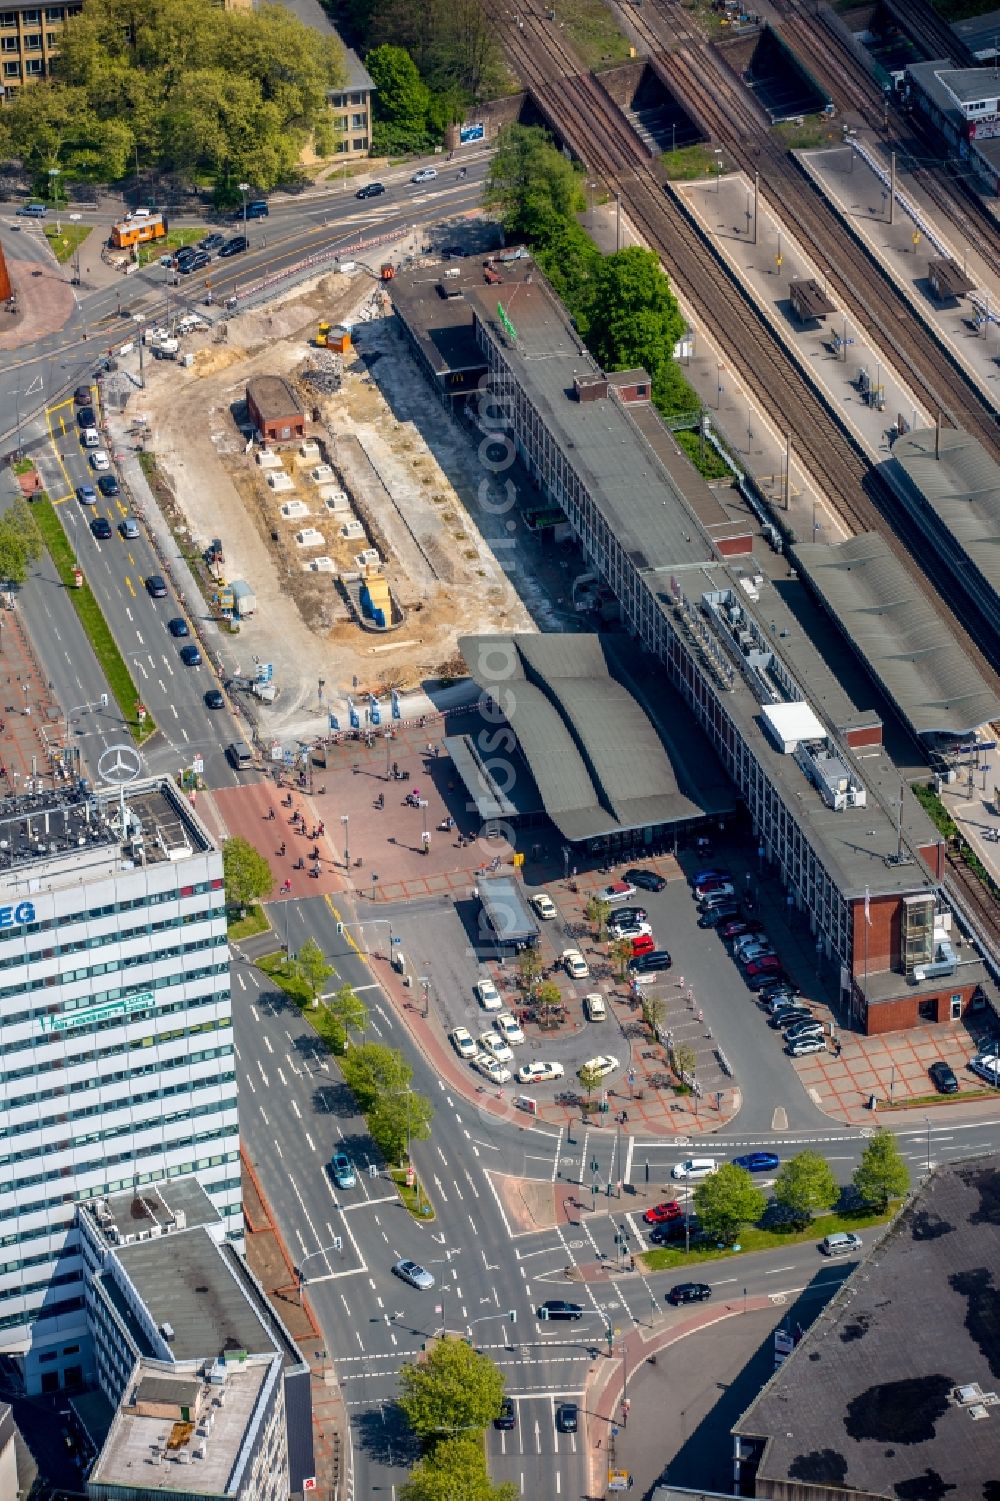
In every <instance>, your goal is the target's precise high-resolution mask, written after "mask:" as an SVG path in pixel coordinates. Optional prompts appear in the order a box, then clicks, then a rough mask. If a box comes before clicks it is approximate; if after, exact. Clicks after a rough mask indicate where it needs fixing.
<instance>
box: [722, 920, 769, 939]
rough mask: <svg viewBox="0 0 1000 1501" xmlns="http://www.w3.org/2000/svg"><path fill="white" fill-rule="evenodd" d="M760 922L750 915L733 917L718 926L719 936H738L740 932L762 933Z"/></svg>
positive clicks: (762, 928)
mask: <svg viewBox="0 0 1000 1501" xmlns="http://www.w3.org/2000/svg"><path fill="white" fill-rule="evenodd" d="M763 931H764V927H763V924H762V923H759V922H757V921H756V919H754V918H752V917H733V918H731V919H730V921H729V922H724V923H722V924H721V925H720V927H719V937H720V938H739V937H740V935H741V934H742V933H762V932H763Z"/></svg>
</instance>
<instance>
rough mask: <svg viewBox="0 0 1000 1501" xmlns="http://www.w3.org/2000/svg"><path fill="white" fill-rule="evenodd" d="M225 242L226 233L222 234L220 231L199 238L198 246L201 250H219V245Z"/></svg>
mask: <svg viewBox="0 0 1000 1501" xmlns="http://www.w3.org/2000/svg"><path fill="white" fill-rule="evenodd" d="M225 243H226V237H225V235H220V234H218V233H215V234H211V235H206V236H205V238H204V239H203V240H199V241H198V248H199V249H200V250H218V248H219V246H220V245H224V244H225Z"/></svg>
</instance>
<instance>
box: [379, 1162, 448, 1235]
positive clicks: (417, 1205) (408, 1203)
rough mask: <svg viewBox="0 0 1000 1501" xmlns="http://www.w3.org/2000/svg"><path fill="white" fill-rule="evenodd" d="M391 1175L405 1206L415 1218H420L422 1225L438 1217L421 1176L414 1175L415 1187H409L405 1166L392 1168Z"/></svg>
mask: <svg viewBox="0 0 1000 1501" xmlns="http://www.w3.org/2000/svg"><path fill="white" fill-rule="evenodd" d="M389 1176H390V1177H391V1178H392V1181H393V1183H395V1185H396V1191H397V1193H398V1194H399V1197H400V1198H401V1199H402V1201H403V1207H404V1208H405V1209H408V1210H409V1212H410V1214H412V1216H413V1218H414V1219H415V1220H419V1221H420V1223H421V1224H422V1225H426V1224H427V1223H428V1221H430V1220H434V1219H437V1215H436V1214H435V1212H434V1205H433V1204H432V1203H431V1200H430V1195H429V1194H428V1192H427V1190H426V1189H425V1188H424V1187H423V1186H422V1184H421V1182H420V1179H419V1178H417V1177H416V1176H414V1179H413V1187H412V1188H409V1187H407V1183H406V1168H405V1167H394V1168H390V1170H389Z"/></svg>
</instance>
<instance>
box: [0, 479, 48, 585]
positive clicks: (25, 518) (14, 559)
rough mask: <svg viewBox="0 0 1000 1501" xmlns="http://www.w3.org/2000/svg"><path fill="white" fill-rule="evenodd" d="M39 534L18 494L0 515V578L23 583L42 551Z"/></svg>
mask: <svg viewBox="0 0 1000 1501" xmlns="http://www.w3.org/2000/svg"><path fill="white" fill-rule="evenodd" d="M42 548H43V543H42V534H41V532H40V531H39V530H38V524H37V522H36V521H35V518H34V516H32V514H31V507H30V506H29V505H28V503H27V501H25V500H24V499H22V497H21V496H18V497H17V498H16V499H15V500H13V501H12V502H11V503H10V505H9V506H8V507H7V509H6V510H5V511H4V512H3V514H2V515H0V579H2V580H3V581H4V582H5V583H8V584H10V585H16V584H23V583H24V581H25V579H26V578H27V577H28V569H29V568H30V566H31V564H32V563H34V562H35V561H36V560H37V559H38V558H40V557H41V555H42Z"/></svg>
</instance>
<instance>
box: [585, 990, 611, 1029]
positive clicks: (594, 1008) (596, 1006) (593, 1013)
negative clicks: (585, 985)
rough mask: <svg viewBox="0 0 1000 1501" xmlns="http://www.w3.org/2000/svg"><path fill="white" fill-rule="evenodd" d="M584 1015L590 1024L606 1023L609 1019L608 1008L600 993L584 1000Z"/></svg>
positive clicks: (595, 993)
mask: <svg viewBox="0 0 1000 1501" xmlns="http://www.w3.org/2000/svg"><path fill="white" fill-rule="evenodd" d="M583 1014H584V1016H585V1017H586V1018H587V1020H588V1021H589V1022H605V1021H607V1019H608V1008H607V1006H606V1005H605V1002H604V997H603V996H602V995H601V994H600V992H599V991H596V990H595V991H594V993H593V994H592V995H585V996H584V998H583Z"/></svg>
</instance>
